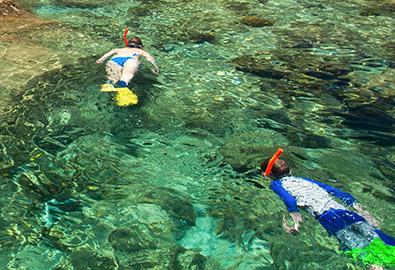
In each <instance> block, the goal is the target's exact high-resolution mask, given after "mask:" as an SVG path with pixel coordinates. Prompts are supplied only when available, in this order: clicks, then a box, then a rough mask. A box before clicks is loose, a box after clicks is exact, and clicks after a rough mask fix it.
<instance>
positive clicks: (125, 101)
mask: <svg viewBox="0 0 395 270" xmlns="http://www.w3.org/2000/svg"><path fill="white" fill-rule="evenodd" d="M117 90H118V93H117V95H116V96H115V98H114V99H115V100H116V101H117V103H118V106H130V105H136V104H137V102H138V97H137V96H136V94H135V93H133V92H132V91H131V90H129V88H127V87H122V88H117Z"/></svg>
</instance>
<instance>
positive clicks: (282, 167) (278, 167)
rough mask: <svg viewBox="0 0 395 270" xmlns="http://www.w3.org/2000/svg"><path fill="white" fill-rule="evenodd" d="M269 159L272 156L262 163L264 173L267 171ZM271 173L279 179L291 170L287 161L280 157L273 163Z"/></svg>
mask: <svg viewBox="0 0 395 270" xmlns="http://www.w3.org/2000/svg"><path fill="white" fill-rule="evenodd" d="M269 161H270V158H268V159H266V160H264V161H263V162H262V163H261V170H262V172H263V173H264V172H265V171H266V168H267V165H268V164H269ZM270 174H271V175H273V176H274V177H275V178H277V179H279V178H281V177H282V176H285V175H289V174H290V170H289V167H288V164H287V162H285V160H283V159H280V158H279V159H277V160H276V161H275V162H274V164H273V168H272V171H271V172H270Z"/></svg>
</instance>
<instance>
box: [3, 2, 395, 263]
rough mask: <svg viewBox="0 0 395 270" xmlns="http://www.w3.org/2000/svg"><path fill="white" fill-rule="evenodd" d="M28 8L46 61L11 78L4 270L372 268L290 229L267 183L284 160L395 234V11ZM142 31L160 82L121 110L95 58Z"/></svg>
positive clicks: (29, 34)
mask: <svg viewBox="0 0 395 270" xmlns="http://www.w3.org/2000/svg"><path fill="white" fill-rule="evenodd" d="M19 3H20V4H21V5H23V6H24V7H26V8H28V10H29V11H30V12H31V13H33V14H34V15H35V16H36V17H37V18H39V19H41V20H43V21H44V22H40V24H39V25H40V26H39V27H34V28H29V27H27V28H23V29H27V30H23V29H22V28H10V29H6V31H7V35H8V36H9V37H12V35H13V34H14V35H16V36H18V35H19V36H20V38H21V39H23V40H29V44H31V48H29V49H30V50H29V49H27V50H26V49H25V53H26V54H25V57H26V59H30V58H29V54H30V55H36V56H37V57H38V56H41V57H42V59H41V58H40V59H39V60H37V63H36V62H34V63H35V64H34V65H33V64H32V65H27V67H26V70H28V69H29V67H30V66H37V67H36V68H34V69H33V70H32V71H31V73H32V74H31V75H30V73H28V76H27V75H26V74H25V73H23V72H21V71H20V69H21V66H23V64H24V63H23V61H21V60H19V61H21V63H20V64H19V65H18V61H16V62H12V65H13V66H12V72H10V73H9V75H4V74H6V73H3V71H2V74H3V75H1V76H2V77H1V78H2V81H3V82H2V84H1V86H2V88H1V90H0V91H1V92H0V94H1V96H2V104H4V106H3V107H2V109H1V110H0V113H1V119H2V121H1V124H0V146H1V148H0V149H1V151H0V162H1V163H0V183H1V189H0V192H1V195H0V198H1V199H0V207H1V210H2V214H1V217H0V231H1V238H0V241H1V242H0V243H1V247H0V248H1V255H0V256H1V258H2V260H0V268H1V269H154V268H155V269H365V268H364V267H363V266H362V265H361V264H359V263H355V262H352V261H351V260H349V259H348V258H346V257H345V256H344V255H342V254H341V253H340V251H339V247H338V245H337V242H336V239H334V238H329V237H328V235H327V233H326V232H325V231H324V229H323V228H322V227H321V226H320V225H319V224H318V223H317V222H316V220H314V218H312V217H310V216H308V215H307V214H305V213H303V217H304V222H303V223H302V229H301V232H300V234H299V235H298V236H296V237H295V236H292V235H287V234H286V233H285V232H284V231H283V229H282V227H281V222H282V216H283V214H284V213H286V212H285V211H286V209H285V207H284V206H283V203H282V202H281V201H280V200H279V199H278V198H277V196H276V195H275V194H273V192H271V191H270V190H269V189H268V184H269V182H268V181H267V180H265V179H262V178H261V176H260V174H259V172H258V171H257V169H256V167H257V166H258V165H259V162H260V161H261V160H262V159H265V158H267V157H270V156H271V155H272V154H273V153H274V152H275V151H276V149H277V148H278V147H282V148H284V150H285V152H284V154H283V157H284V159H286V160H287V161H289V163H290V165H291V168H292V171H293V174H294V175H297V176H303V177H310V178H312V179H316V180H320V181H323V182H325V183H328V184H332V185H334V186H336V187H338V188H340V189H342V190H344V191H346V192H350V193H352V194H353V195H354V196H355V197H356V198H357V200H358V201H359V202H360V203H361V204H362V205H364V206H366V208H367V209H368V210H369V212H370V213H371V214H372V215H373V216H374V217H376V218H377V219H381V220H382V221H381V226H382V229H383V231H385V232H386V233H388V234H389V235H393V236H394V235H395V220H394V216H393V215H392V213H394V211H395V206H394V201H395V194H394V189H395V185H394V180H393V179H394V172H395V155H394V142H395V139H394V135H393V133H394V124H395V120H394V117H395V113H394V109H393V108H394V95H395V86H394V83H393V78H394V61H395V58H394V44H395V43H394V42H395V41H394V40H393V37H394V35H393V34H394V33H393V29H395V27H394V26H395V25H394V24H395V21H394V17H393V11H394V9H395V6H394V4H393V3H392V2H386V1H379V2H377V1H347V2H346V3H345V2H343V1H288V0H282V1H270V0H268V1H206V0H199V1H175V0H173V1H170V0H169V1H79V0H51V1H50V0H42V1H31V0H21V1H19ZM251 16H255V17H257V18H263V19H266V20H268V21H269V23H268V24H269V25H266V26H251V25H249V24H248V23H247V22H248V20H246V19H245V18H248V17H251ZM266 22H267V21H266ZM125 28H128V29H129V35H130V36H132V35H136V36H139V37H141V39H142V40H143V42H144V45H145V48H146V49H147V50H148V51H149V52H150V53H151V54H152V55H153V56H154V57H155V58H156V59H157V63H158V65H159V68H160V73H159V75H158V76H156V75H153V74H152V73H150V66H149V63H147V62H144V61H142V62H143V65H142V66H141V68H140V70H139V73H138V74H137V76H136V77H135V78H134V80H133V82H132V83H131V85H130V87H131V89H132V90H133V91H134V92H135V93H136V94H137V95H138V96H139V104H138V105H136V106H133V107H127V108H121V107H118V106H116V104H115V102H114V101H113V99H112V98H113V96H114V95H113V94H112V93H103V92H100V91H99V89H100V85H101V84H102V83H103V82H104V81H105V71H104V67H103V66H101V65H97V64H96V63H95V60H96V59H98V58H99V57H100V56H101V55H103V54H104V53H105V52H107V51H109V50H111V49H113V48H116V47H121V46H122V45H123V38H122V36H123V31H124V29H125ZM21 29H22V30H23V31H22V30H21ZM10 40H11V38H10ZM0 42H1V43H0V46H1V49H2V50H3V52H4V53H3V56H4V57H2V59H1V60H0V62H1V63H2V65H1V66H3V67H5V66H10V65H11V64H8V63H9V62H11V61H10V59H8V58H6V55H9V54H11V53H13V48H18V49H19V50H22V49H21V48H20V47H18V46H19V45H18V43H13V42H11V41H8V40H7V39H6V38H3V39H1V40H0ZM15 50H16V49H15ZM48 55H51V57H50V59H47V58H45V56H48ZM32 59H33V58H32ZM32 59H30V60H29V61H35V60H32ZM34 59H36V57H34ZM18 68H19V69H18ZM26 72H27V71H26ZM29 72H30V71H29ZM34 72H35V73H34ZM14 82H15V83H14ZM19 82H21V83H19ZM22 82H23V83H22ZM3 97H4V98H3Z"/></svg>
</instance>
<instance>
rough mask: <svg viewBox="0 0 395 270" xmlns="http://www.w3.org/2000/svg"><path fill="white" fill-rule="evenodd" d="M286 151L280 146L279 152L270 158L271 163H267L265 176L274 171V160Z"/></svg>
mask: <svg viewBox="0 0 395 270" xmlns="http://www.w3.org/2000/svg"><path fill="white" fill-rule="evenodd" d="M283 152H284V150H283V149H281V148H278V150H277V152H276V153H275V154H274V155H273V156H272V158H271V159H270V160H269V164H267V167H266V171H265V174H264V176H268V175H269V174H270V172H271V171H272V168H273V164H274V162H275V161H276V160H277V159H278V158H279V157H280V156H281V154H282V153H283Z"/></svg>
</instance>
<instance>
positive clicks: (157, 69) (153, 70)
mask: <svg viewBox="0 0 395 270" xmlns="http://www.w3.org/2000/svg"><path fill="white" fill-rule="evenodd" d="M151 64H152V65H153V66H154V68H153V69H151V71H152V72H153V73H154V74H158V73H159V68H158V66H157V65H156V64H155V62H151Z"/></svg>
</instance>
